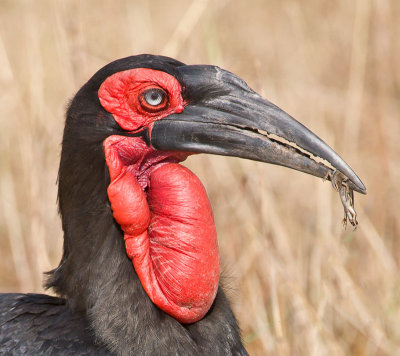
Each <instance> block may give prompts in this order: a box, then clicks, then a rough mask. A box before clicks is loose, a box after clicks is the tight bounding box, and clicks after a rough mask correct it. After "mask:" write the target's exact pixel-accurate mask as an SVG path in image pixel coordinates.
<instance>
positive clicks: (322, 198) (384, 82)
mask: <svg viewBox="0 0 400 356" xmlns="http://www.w3.org/2000/svg"><path fill="white" fill-rule="evenodd" d="M399 17H400V4H399V2H398V1H396V0H379V1H377V0H375V1H374V0H355V1H347V0H340V1H334V2H333V1H329V0H323V1H320V0H307V1H295V0H290V1H278V0H268V1H261V0H257V1H251V2H250V1H234V0H231V1H228V0H222V1H205V0H193V1H191V2H188V1H183V0H178V1H174V2H166V1H161V0H158V1H151V0H148V1H146V0H145V1H126V0H114V1H105V0H96V1H95V0H88V1H85V2H83V1H78V0H68V1H61V0H60V1H51V0H41V1H36V2H33V1H28V0H18V1H12V0H4V1H2V2H1V4H0V85H1V89H2V90H1V93H0V120H1V126H0V127H1V130H0V195H1V196H0V198H1V199H0V291H1V292H6V291H23V292H28V291H36V292H40V291H42V287H41V283H42V274H41V273H42V271H43V270H48V269H50V268H51V267H54V266H56V264H57V263H58V260H59V258H60V253H61V246H62V233H61V228H60V223H59V219H58V217H57V208H56V177H57V166H58V160H59V152H60V142H61V135H62V129H63V121H64V117H63V115H64V110H65V106H66V104H67V102H68V100H69V99H70V98H71V97H72V96H73V95H74V92H75V91H76V90H77V89H78V88H79V87H80V86H81V85H82V84H83V83H84V82H85V81H86V80H87V79H88V78H89V77H90V76H91V75H92V74H93V73H94V72H95V71H96V70H97V69H98V68H99V67H101V66H103V65H104V64H106V63H107V62H109V61H111V60H113V59H116V58H120V57H123V56H128V55H132V54H138V53H144V52H147V53H154V54H157V53H163V54H168V55H172V56H174V57H177V58H178V59H180V60H182V61H184V62H187V63H210V64H217V65H220V66H223V67H224V68H225V69H228V70H231V71H233V72H235V73H237V74H238V75H240V76H241V77H242V78H244V79H245V80H246V81H247V82H248V83H249V85H250V86H251V87H253V88H254V89H256V90H257V91H259V92H261V93H262V94H263V95H264V96H266V97H267V98H269V99H270V100H271V101H273V102H275V103H276V104H278V105H279V106H281V107H282V108H284V109H285V110H286V111H288V112H289V113H291V114H292V115H293V116H295V117H296V118H297V119H298V120H300V121H301V122H303V123H304V124H305V125H307V126H308V127H309V128H311V129H312V130H313V131H314V132H316V133H317V134H318V135H319V136H320V137H322V138H323V139H324V140H326V141H327V142H328V143H329V144H330V145H331V146H332V147H333V148H335V149H336V150H337V151H338V152H339V154H340V155H341V156H343V157H344V158H345V159H346V161H348V163H349V164H350V165H351V166H352V167H353V168H354V169H355V170H356V172H357V173H358V174H359V175H360V177H361V178H362V179H363V180H364V183H365V184H366V186H367V189H368V195H367V196H360V195H358V194H357V196H356V207H357V209H358V213H359V218H358V220H359V222H360V227H359V228H358V229H357V230H355V231H353V230H352V229H347V230H344V229H343V227H342V224H341V220H342V214H343V212H342V207H341V204H340V202H339V199H338V197H337V195H336V194H335V192H334V191H333V190H332V188H331V187H330V184H329V183H323V182H322V181H321V180H318V179H316V178H313V177H310V176H306V175H303V174H301V173H298V172H294V171H289V170H287V169H284V168H279V167H274V166H269V165H264V164H260V163H255V162H250V161H243V160H238V159H233V158H225V157H211V156H196V157H192V158H190V159H189V160H188V162H187V165H188V166H189V167H190V168H191V169H192V170H193V171H195V172H196V174H198V175H199V177H200V178H201V179H202V181H203V182H204V184H205V186H206V188H207V191H208V193H209V196H210V199H211V202H212V204H213V207H214V213H215V219H216V224H217V229H218V235H219V242H220V249H221V253H222V256H223V265H224V275H225V277H224V280H225V284H226V285H227V288H228V293H229V295H230V296H231V300H232V302H233V307H234V310H235V312H236V315H237V317H238V319H239V321H240V325H241V327H242V330H243V337H244V340H245V342H246V345H247V348H248V350H249V351H250V353H251V354H252V355H265V354H271V355H349V354H352V355H384V354H388V355H394V354H396V353H400V327H399V323H400V280H399V275H400V273H399V272H400V271H399V257H400V239H398V237H399V235H400V234H399V231H400V218H399V216H400V215H399V214H398V206H399V201H400V194H399V190H400V189H399V181H400V164H399V163H400V161H399V157H400V144H399V140H400V105H399V102H400V94H399V83H400V66H399V63H400V55H399V54H400V41H398V38H399V36H400V26H399V24H398V23H399V21H398V18H399Z"/></svg>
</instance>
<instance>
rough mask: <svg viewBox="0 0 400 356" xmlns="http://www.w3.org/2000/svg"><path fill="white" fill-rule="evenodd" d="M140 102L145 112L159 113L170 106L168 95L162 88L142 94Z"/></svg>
mask: <svg viewBox="0 0 400 356" xmlns="http://www.w3.org/2000/svg"><path fill="white" fill-rule="evenodd" d="M139 102H140V105H141V106H142V108H143V109H144V110H146V111H148V112H157V111H161V110H164V109H165V108H166V107H167V106H168V95H167V93H166V92H165V91H164V90H162V89H160V88H151V89H147V90H144V91H143V92H142V93H140V95H139Z"/></svg>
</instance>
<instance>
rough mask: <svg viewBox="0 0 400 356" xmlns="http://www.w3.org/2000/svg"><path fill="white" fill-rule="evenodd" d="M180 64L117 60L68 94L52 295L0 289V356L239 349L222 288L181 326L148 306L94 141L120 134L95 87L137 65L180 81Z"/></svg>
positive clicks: (152, 59)
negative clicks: (60, 239)
mask: <svg viewBox="0 0 400 356" xmlns="http://www.w3.org/2000/svg"><path fill="white" fill-rule="evenodd" d="M179 65H182V63H181V62H178V61H175V60H173V59H170V58H166V57H160V56H151V55H141V56H135V57H129V58H125V59H121V60H118V61H115V62H113V63H111V64H109V65H107V66H106V67H104V68H102V69H101V70H100V71H99V72H97V73H96V74H95V75H94V76H93V77H92V78H91V80H89V82H88V83H86V84H85V85H84V86H83V87H82V88H81V89H80V90H79V92H78V93H77V94H76V96H75V97H74V99H73V100H72V102H71V104H70V106H69V108H68V110H67V117H66V123H65V129H64V136H63V140H62V153H61V162H60V169H59V177H58V180H59V182H58V184H59V190H58V200H59V211H60V214H61V218H62V227H63V230H64V252H63V257H62V260H61V262H60V265H59V266H58V268H56V269H54V270H53V271H51V272H49V273H48V279H47V283H46V287H47V288H53V290H54V291H55V292H56V293H57V294H58V295H59V296H60V297H61V298H54V297H50V296H46V295H34V294H27V295H22V294H0V312H1V314H0V315H1V317H0V328H1V334H0V354H2V353H6V354H15V355H20V354H27V355H38V354H66V355H69V354H71V355H72V354H74V355H80V354H82V355H85V354H88V353H91V354H102V353H115V354H121V355H130V354H132V355H156V354H157V355H189V354H204V355H211V354H212V355H229V354H232V355H240V354H242V355H244V354H247V353H246V351H245V349H244V347H243V345H242V343H241V339H240V335H239V328H238V326H237V323H236V320H235V317H234V316H233V314H232V312H231V309H230V306H229V302H228V301H227V299H226V297H225V295H224V292H223V290H222V289H221V288H220V289H219V291H218V295H217V298H216V300H215V302H214V304H213V306H212V308H211V310H210V311H209V312H208V314H207V315H206V317H205V318H204V319H202V320H200V321H198V322H196V323H194V324H189V325H182V324H180V323H179V322H177V321H176V320H175V319H174V318H172V317H171V316H169V315H167V314H165V313H164V312H162V311H161V310H159V309H158V308H157V307H156V306H155V305H154V304H153V303H152V302H151V300H150V299H149V298H148V297H147V295H146V293H145V292H144V290H143V288H142V286H141V284H140V281H139V279H138V277H137V275H136V273H135V271H134V269H133V267H132V263H131V261H130V260H129V259H128V258H127V256H126V251H125V247H124V240H123V233H122V231H121V229H120V227H119V225H118V224H117V223H116V222H115V220H114V219H113V216H112V212H111V209H110V204H109V201H108V198H107V186H108V184H109V175H108V169H107V166H106V163H105V160H104V152H103V146H102V143H103V141H104V139H105V138H106V137H108V136H109V135H110V134H118V133H121V132H122V130H121V128H120V127H119V126H118V125H117V124H116V122H115V121H114V119H113V117H112V115H111V114H109V113H107V112H106V111H105V110H104V109H103V108H102V107H101V106H100V103H99V99H98V96H97V90H98V89H99V86H100V84H101V83H102V82H103V81H104V80H105V79H106V78H107V77H108V76H109V75H111V74H113V73H115V72H118V71H121V70H125V69H130V68H137V67H142V68H153V69H158V70H162V71H164V72H167V73H169V74H172V75H174V76H175V77H177V78H178V79H179V73H178V72H177V71H176V70H175V67H177V66H179Z"/></svg>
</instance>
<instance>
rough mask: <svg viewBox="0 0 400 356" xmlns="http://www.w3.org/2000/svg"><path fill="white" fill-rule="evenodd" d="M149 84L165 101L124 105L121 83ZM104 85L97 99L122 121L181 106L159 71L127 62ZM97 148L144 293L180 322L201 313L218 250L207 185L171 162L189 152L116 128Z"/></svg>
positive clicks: (135, 122) (213, 289) (172, 84)
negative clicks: (154, 107) (153, 108)
mask: <svg viewBox="0 0 400 356" xmlns="http://www.w3.org/2000/svg"><path fill="white" fill-rule="evenodd" d="M121 73H122V74H121ZM124 73H125V74H124ZM151 75H152V76H153V77H154V78H153V79H152V81H151V82H146V81H144V82H141V84H140V85H137V83H136V82H135V83H133V82H131V80H137V78H141V79H143V78H146V80H147V81H149V80H150V79H151ZM135 78H136V79H135ZM160 78H161V79H160ZM155 84H156V85H158V86H160V87H162V88H163V89H164V90H165V91H166V92H167V93H168V96H169V103H170V105H169V106H168V108H166V109H165V110H164V111H162V112H159V113H158V114H159V115H153V116H148V117H147V116H146V115H145V114H143V113H140V112H139V110H138V108H137V105H139V104H134V105H132V104H129V112H125V111H123V109H122V107H126V106H125V105H123V103H122V104H121V101H123V99H121V98H122V97H124V96H125V98H126V99H125V100H126V101H125V103H132V102H135V98H134V99H132V97H129V95H128V97H127V96H126V95H127V94H126V93H132V91H130V89H126V86H127V87H129V88H131V87H134V88H135V89H134V91H133V92H134V93H133V94H130V95H136V96H137V95H138V93H140V92H141V91H142V90H143V88H148V86H149V85H153V86H154V85H155ZM103 85H105V87H103ZM103 85H102V86H101V88H100V90H99V98H100V102H101V103H102V105H103V106H104V107H105V108H106V109H107V110H108V111H110V112H111V113H112V114H113V116H114V118H115V120H116V121H117V122H118V124H120V125H121V127H123V128H127V127H129V128H130V129H131V130H136V129H137V128H138V127H141V126H143V124H144V125H150V129H151V123H152V122H153V121H154V120H159V119H160V118H162V117H165V116H166V115H169V114H170V113H172V112H180V111H181V105H183V102H182V98H181V94H180V92H181V90H180V86H179V83H178V82H177V81H176V80H175V78H173V77H172V76H170V75H168V74H166V73H164V72H158V71H154V70H150V69H133V70H130V71H125V72H120V73H116V74H114V75H113V76H111V77H109V78H108V79H107V80H106V81H105V82H104V83H103ZM124 85H125V86H124ZM177 86H179V87H177ZM178 89H179V90H178ZM118 93H120V94H118ZM121 93H122V94H121ZM178 96H179V97H178ZM112 98H115V100H116V101H118V104H116V102H115V101H113V99H112ZM174 105H175V106H174ZM131 111H132V112H133V114H132V113H131ZM130 115H133V116H130ZM131 121H132V122H131ZM104 152H105V158H106V163H107V165H108V168H109V172H110V180H111V183H110V185H109V187H108V190H107V193H108V197H109V200H110V202H111V209H112V211H113V216H114V218H115V220H116V221H117V222H118V224H119V225H120V226H121V228H122V230H123V231H124V239H125V248H126V252H127V255H128V257H129V258H130V259H131V260H132V262H133V266H134V268H135V271H136V273H137V275H138V277H139V279H140V282H141V284H142V286H143V288H144V289H145V291H146V293H147V295H148V296H149V297H150V299H151V300H152V301H153V303H154V304H156V305H157V306H158V307H159V308H160V309H162V310H163V311H165V312H166V313H168V314H169V315H171V316H173V317H174V318H175V319H176V320H178V321H179V322H181V323H193V322H196V321H198V320H200V319H202V318H203V317H204V315H205V314H206V313H207V311H208V310H209V309H210V307H211V305H212V303H213V301H214V299H215V296H216V293H217V289H218V282H219V253H218V244H217V238H216V231H215V225H214V219H213V214H212V210H211V206H210V203H209V200H208V197H207V193H206V191H205V189H204V187H203V185H202V184H201V182H200V180H199V179H198V178H197V177H196V176H195V175H194V174H193V173H192V172H191V171H190V170H188V169H187V168H185V167H183V166H181V165H179V164H178V163H177V162H181V161H183V160H184V159H186V157H187V156H188V155H189V154H188V153H181V152H161V151H157V150H155V149H154V148H152V147H148V146H147V145H146V143H145V142H144V141H143V140H142V139H141V138H140V137H124V136H117V135H114V136H110V137H108V138H107V139H106V140H105V141H104Z"/></svg>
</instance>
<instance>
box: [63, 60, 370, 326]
mask: <svg viewBox="0 0 400 356" xmlns="http://www.w3.org/2000/svg"><path fill="white" fill-rule="evenodd" d="M85 128H87V130H86V129H85ZM77 152H79V153H77ZM89 152H95V153H96V156H91V155H90V153H89ZM193 153H212V154H218V155H225V156H236V157H241V158H247V159H251V160H255V161H261V162H266V163H272V164H277V165H282V166H286V167H289V168H292V169H295V170H298V171H301V172H305V173H309V174H312V175H315V176H317V177H323V178H324V177H325V178H328V179H330V176H331V174H332V173H333V171H335V170H337V171H340V172H341V173H342V174H343V175H344V176H345V177H346V179H347V185H348V187H349V188H351V189H352V190H355V191H357V192H360V193H365V192H366V188H365V186H364V185H363V183H362V182H361V180H360V179H359V178H358V177H357V175H356V174H355V172H354V171H353V170H352V169H351V168H350V167H349V165H347V164H346V162H344V161H343V160H342V159H341V158H340V157H339V156H338V155H337V154H336V153H335V152H334V151H333V150H332V149H331V148H330V147H329V146H328V145H327V144H326V143H324V142H323V141H322V140H321V139H320V138H318V137H317V136H316V135H314V134H313V133H312V132H311V131H310V130H308V129H307V128H306V127H305V126H303V125H302V124H301V123H299V122H298V121H296V120H295V119H294V118H292V117H291V116H290V115H288V114H287V113H285V112H284V111H283V110H281V109H280V108H278V107H277V106H275V105H274V104H272V103H270V102H269V101H268V100H266V99H263V98H262V97H261V96H259V95H258V94H257V93H255V92H254V91H253V90H252V89H250V88H249V87H248V86H247V84H246V83H245V82H244V81H243V80H242V79H240V78H239V77H237V76H236V75H234V74H232V73H230V72H228V71H225V70H223V69H221V68H219V67H216V66H211V65H184V64H183V63H181V62H178V61H175V60H173V59H170V58H166V57H160V56H151V55H141V56H134V57H128V58H124V59H120V60H117V61H115V62H112V63H110V64H109V65H107V66H105V67H104V68H102V69H101V70H100V71H99V72H97V73H96V74H95V75H94V76H93V77H92V78H91V79H90V80H89V82H88V83H86V84H85V85H84V86H83V87H82V89H81V90H80V91H79V92H78V94H77V95H76V97H75V98H74V100H73V101H72V104H71V106H70V109H69V112H68V116H67V123H66V128H65V133H64V141H63V154H62V158H61V166H60V178H59V179H60V190H59V200H60V210H61V214H62V215H63V228H64V230H65V232H66V235H68V230H69V229H71V226H70V224H69V222H68V221H67V219H66V218H65V216H66V215H68V214H69V216H71V215H74V216H77V215H79V214H80V212H78V211H77V209H75V208H74V207H72V206H71V204H72V203H70V202H71V200H73V199H74V198H76V199H77V200H79V199H80V201H81V206H82V207H83V209H86V210H87V211H89V210H90V211H91V213H88V214H87V216H93V214H94V213H93V211H96V210H102V209H109V210H110V212H111V211H112V213H113V217H114V219H115V223H116V224H118V226H119V227H120V232H121V239H122V235H123V238H124V241H125V249H126V254H127V256H128V257H129V258H130V259H131V260H132V262H133V265H134V269H135V271H136V273H137V275H138V277H139V279H140V282H141V285H142V287H143V288H144V290H145V291H146V293H147V295H148V297H149V298H150V299H151V300H152V301H153V303H154V304H155V305H157V307H159V308H160V309H161V310H163V311H165V312H166V313H167V314H169V315H171V316H173V317H174V318H175V319H176V320H178V321H180V322H182V323H192V322H195V321H197V320H200V319H201V318H203V317H204V315H205V314H206V313H207V311H208V310H209V308H210V307H211V305H212V303H213V301H214V298H215V295H216V293H217V288H218V280H219V255H218V247H217V242H216V233H215V227H214V223H213V216H212V211H211V207H210V205H209V202H208V199H207V196H206V193H205V191H204V188H203V186H202V185H201V183H200V182H199V181H198V179H197V178H196V176H195V175H194V174H193V173H191V172H190V171H189V170H188V169H186V168H184V167H182V166H180V165H179V164H178V162H180V161H183V160H184V159H186V157H187V156H189V155H191V154H193ZM78 155H79V157H78ZM72 160H75V163H76V164H79V163H77V160H80V161H82V160H84V161H85V168H86V170H87V171H88V173H84V169H81V170H79V171H78V169H76V170H74V169H75V168H71V167H70V165H71V164H72V165H73V162H72ZM99 162H100V163H99ZM101 162H103V163H101ZM99 167H100V168H99ZM103 168H104V169H105V173H104V176H105V178H104V179H103V180H101V179H97V180H98V182H97V183H96V182H94V179H93V178H92V177H91V174H92V173H90V172H91V170H96V169H97V170H98V171H99V172H101V170H102V169H103ZM67 171H68V174H67ZM93 174H94V173H93ZM82 175H84V177H82ZM78 176H79V179H80V180H81V181H83V182H87V184H82V183H79V184H80V188H79V189H75V188H74V186H75V183H74V182H77V181H78V178H77V179H75V180H74V178H71V177H78ZM89 182H93V183H90V184H89ZM76 184H78V183H76ZM99 187H100V189H102V188H104V187H105V189H104V192H105V191H107V196H106V198H107V199H106V200H107V204H108V202H109V203H110V205H107V207H104V206H103V205H104V204H103V203H104V201H103V200H104V199H103V200H102V199H100V198H98V197H94V193H93V192H97V191H98V188H99ZM104 194H105V193H104ZM82 197H85V198H82ZM88 197H94V198H93V199H97V200H96V201H93V199H89V198H88ZM91 214H92V215H91ZM99 223H101V222H99ZM71 243H72V242H71V241H68V242H66V244H67V246H65V247H64V249H65V251H64V255H68V254H70V252H69V250H70V249H71V247H70V245H71ZM91 243H92V242H87V244H88V245H89V244H91ZM88 248H89V247H88ZM65 258H68V256H66V257H65ZM60 267H63V266H60ZM65 268H66V267H65ZM59 288H61V287H59Z"/></svg>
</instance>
